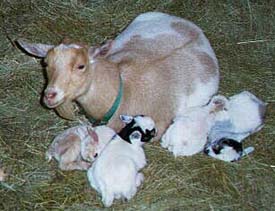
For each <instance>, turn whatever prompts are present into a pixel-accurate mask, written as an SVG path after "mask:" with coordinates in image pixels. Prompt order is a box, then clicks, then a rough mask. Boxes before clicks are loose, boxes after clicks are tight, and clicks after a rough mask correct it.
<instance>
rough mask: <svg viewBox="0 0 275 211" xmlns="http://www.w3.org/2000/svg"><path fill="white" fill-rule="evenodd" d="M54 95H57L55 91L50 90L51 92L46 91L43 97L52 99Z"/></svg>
mask: <svg viewBox="0 0 275 211" xmlns="http://www.w3.org/2000/svg"><path fill="white" fill-rule="evenodd" d="M56 95H57V93H56V92H54V91H51V92H46V94H45V97H46V98H47V99H49V100H50V99H54V98H55V97H56Z"/></svg>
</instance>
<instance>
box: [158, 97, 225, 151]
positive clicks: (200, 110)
mask: <svg viewBox="0 0 275 211" xmlns="http://www.w3.org/2000/svg"><path fill="white" fill-rule="evenodd" d="M227 103H228V102H227V99H226V98H225V97H224V96H221V95H218V96H215V97H213V98H212V99H211V101H210V103H209V104H207V105H206V106H202V107H194V108H190V109H188V110H187V111H186V112H185V113H184V114H183V115H181V116H179V117H176V118H175V119H174V122H173V123H172V124H171V125H170V127H169V128H168V129H167V131H166V132H165V134H164V135H163V136H162V139H161V146H162V147H164V148H168V150H169V151H171V152H173V154H174V156H191V155H193V154H196V153H198V152H201V151H202V150H203V148H204V146H205V144H206V143H207V136H208V133H209V131H210V129H211V127H212V126H213V125H214V123H215V121H216V120H217V119H223V118H227V114H226V111H225V109H226V107H227Z"/></svg>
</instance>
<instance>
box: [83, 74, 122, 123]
mask: <svg viewBox="0 0 275 211" xmlns="http://www.w3.org/2000/svg"><path fill="white" fill-rule="evenodd" d="M119 79H120V82H119V91H118V95H117V97H116V99H115V102H114V104H113V105H112V107H111V108H110V109H109V111H107V113H106V114H105V115H104V116H103V118H102V119H101V120H95V119H94V118H93V117H91V116H89V115H87V113H86V112H85V111H84V114H85V115H86V116H87V119H88V120H89V122H90V123H92V125H93V126H97V125H106V124H107V123H108V121H109V120H110V119H111V118H112V117H113V115H114V114H115V112H116V111H117V109H118V107H119V105H120V102H121V99H122V96H123V81H122V78H121V75H120V74H119Z"/></svg>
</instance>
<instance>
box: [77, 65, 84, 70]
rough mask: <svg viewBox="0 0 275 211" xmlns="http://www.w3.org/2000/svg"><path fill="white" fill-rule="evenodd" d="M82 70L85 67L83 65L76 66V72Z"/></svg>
mask: <svg viewBox="0 0 275 211" xmlns="http://www.w3.org/2000/svg"><path fill="white" fill-rule="evenodd" d="M84 68H85V65H83V64H82V65H78V66H77V69H78V70H83V69H84Z"/></svg>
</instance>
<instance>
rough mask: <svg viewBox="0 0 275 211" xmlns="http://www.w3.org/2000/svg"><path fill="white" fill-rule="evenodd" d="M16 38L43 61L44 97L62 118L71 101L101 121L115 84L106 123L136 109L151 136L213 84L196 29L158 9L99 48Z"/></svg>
mask: <svg viewBox="0 0 275 211" xmlns="http://www.w3.org/2000/svg"><path fill="white" fill-rule="evenodd" d="M18 43H19V45H20V46H21V47H22V48H23V49H25V50H26V51H27V52H28V53H30V54H32V55H34V56H38V57H42V58H44V60H45V62H46V64H47V76H48V81H49V83H48V86H47V88H46V90H45V96H44V102H45V104H46V105H47V106H48V107H49V108H55V109H56V110H57V112H58V113H59V114H60V116H62V117H64V118H66V119H73V118H74V113H73V102H77V103H78V105H80V106H81V107H82V108H83V109H84V110H85V112H86V114H87V115H88V116H91V117H93V118H94V119H97V120H101V119H102V118H103V117H104V115H105V114H106V112H107V111H108V110H109V109H110V108H111V107H112V105H113V104H114V102H115V101H116V99H117V96H118V95H119V92H120V91H119V90H120V89H121V84H123V95H122V97H121V101H120V104H119V107H118V108H117V110H116V111H115V113H114V115H112V117H111V119H110V121H109V122H108V125H109V126H111V127H112V128H115V130H116V131H118V130H119V129H121V128H122V126H123V125H122V123H121V122H120V120H119V115H120V114H122V113H127V114H131V115H137V114H140V113H142V114H145V115H148V116H151V117H152V118H153V119H154V120H155V121H156V125H157V128H158V129H159V133H158V138H159V137H160V136H161V135H162V134H163V132H164V131H165V129H166V128H167V127H168V126H169V124H170V123H171V121H172V119H173V118H174V117H176V116H178V115H180V114H182V113H183V112H184V111H185V109H186V107H192V106H201V105H204V104H206V103H207V102H208V101H209V99H210V98H211V96H213V95H214V94H215V93H216V91H217V89H218V84H219V71H218V62H217V59H216V56H215V53H214V51H213V49H212V48H211V46H210V44H209V41H208V39H207V38H206V37H205V35H204V33H203V31H202V30H201V29H200V28H199V27H198V26H196V25H195V24H193V23H192V22H190V21H187V20H185V19H182V18H179V17H175V16H171V15H168V14H164V13H159V12H148V13H144V14H141V15H139V16H138V17H136V18H135V19H134V21H133V22H132V23H131V24H130V25H129V26H128V27H127V28H126V29H125V30H124V31H123V32H122V33H121V34H120V35H119V36H118V37H117V38H115V39H114V41H113V42H108V43H107V44H105V45H103V46H101V47H99V48H95V47H87V46H83V45H79V44H65V43H63V44H60V45H58V46H54V45H45V44H30V43H26V42H23V41H18ZM120 77H121V79H122V83H121V82H120Z"/></svg>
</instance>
